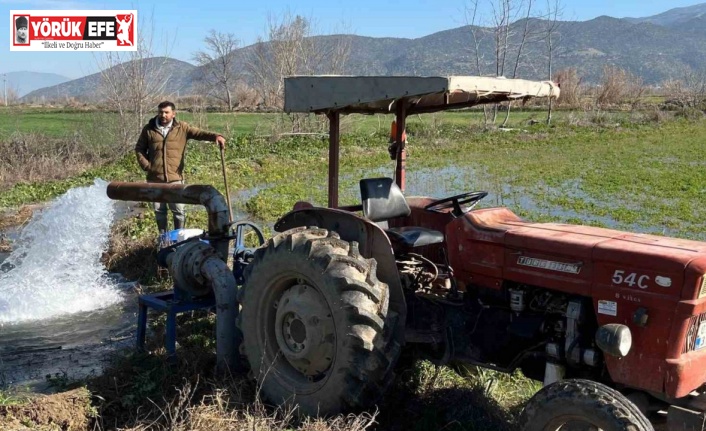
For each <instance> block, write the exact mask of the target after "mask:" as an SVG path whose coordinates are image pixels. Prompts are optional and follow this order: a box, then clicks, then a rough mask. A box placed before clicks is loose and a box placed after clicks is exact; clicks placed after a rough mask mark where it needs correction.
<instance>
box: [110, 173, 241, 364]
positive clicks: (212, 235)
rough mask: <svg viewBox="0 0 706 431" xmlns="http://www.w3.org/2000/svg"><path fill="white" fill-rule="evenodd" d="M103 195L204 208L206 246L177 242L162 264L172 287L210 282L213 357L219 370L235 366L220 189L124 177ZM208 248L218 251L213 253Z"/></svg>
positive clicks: (195, 287) (197, 288) (191, 288)
mask: <svg viewBox="0 0 706 431" xmlns="http://www.w3.org/2000/svg"><path fill="white" fill-rule="evenodd" d="M108 197H109V198H111V199H114V200H123V201H145V202H166V203H184V204H195V205H197V204H200V205H203V206H204V207H206V211H207V212H208V235H209V242H210V244H211V246H209V245H206V244H204V243H203V242H199V241H194V242H190V243H187V244H184V245H183V246H181V247H178V248H177V249H176V250H174V252H172V253H169V255H168V256H166V263H167V265H166V266H167V268H168V269H169V273H170V274H171V276H172V278H173V279H174V281H175V286H174V287H175V289H176V288H178V289H182V290H185V291H187V292H190V293H193V294H196V295H199V294H203V293H206V292H207V291H206V292H204V289H203V288H204V287H206V286H205V285H210V287H211V289H213V292H214V294H215V298H216V362H217V368H218V371H219V372H225V371H228V370H235V369H236V367H237V366H238V365H239V364H238V350H237V349H238V347H239V344H240V340H241V338H242V337H240V332H239V331H238V330H237V328H236V325H235V321H236V318H237V317H238V307H239V304H238V301H237V287H236V282H235V277H234V276H233V273H232V272H231V271H230V269H229V268H228V264H227V261H228V245H229V243H230V239H228V238H225V236H226V234H227V233H228V229H229V226H230V221H229V216H228V206H227V204H226V201H225V199H224V197H223V195H221V194H220V192H218V190H216V189H215V188H214V187H212V186H206V185H184V184H159V183H125V182H111V183H110V184H108ZM213 249H215V250H216V253H217V254H214V253H213Z"/></svg>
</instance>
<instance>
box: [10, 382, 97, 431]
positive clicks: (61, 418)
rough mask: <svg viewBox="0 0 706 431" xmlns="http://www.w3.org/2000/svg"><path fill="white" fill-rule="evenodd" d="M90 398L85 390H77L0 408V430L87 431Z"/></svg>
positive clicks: (38, 396) (33, 398)
mask: <svg viewBox="0 0 706 431" xmlns="http://www.w3.org/2000/svg"><path fill="white" fill-rule="evenodd" d="M90 398H91V394H90V393H89V392H88V390H86V389H85V388H79V389H74V390H70V391H67V392H62V393H58V394H53V395H36V396H33V397H32V398H31V399H29V400H28V401H27V402H25V403H22V404H18V405H10V406H0V429H2V430H7V431H24V430H42V431H44V430H46V431H54V430H60V431H81V430H88V428H89V422H90V421H89V419H90V414H91V409H90V403H91V401H90Z"/></svg>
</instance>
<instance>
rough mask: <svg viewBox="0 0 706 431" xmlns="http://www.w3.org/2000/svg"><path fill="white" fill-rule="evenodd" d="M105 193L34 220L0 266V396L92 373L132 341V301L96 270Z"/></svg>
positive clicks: (92, 189) (64, 200)
mask: <svg viewBox="0 0 706 431" xmlns="http://www.w3.org/2000/svg"><path fill="white" fill-rule="evenodd" d="M107 186H108V183H107V182H105V181H103V180H95V182H94V184H93V185H92V186H88V187H79V188H74V189H71V190H69V191H68V192H67V193H65V194H64V195H62V196H61V197H59V198H57V199H56V200H55V201H53V202H52V203H51V204H50V205H49V206H48V207H46V208H45V209H43V210H42V211H37V212H35V215H34V216H33V218H32V220H31V221H30V222H29V224H28V225H27V226H26V227H25V228H24V229H22V231H21V232H20V233H19V235H18V236H17V239H16V241H15V242H14V250H13V252H12V253H11V254H10V255H9V256H8V257H7V258H6V259H5V260H4V261H3V262H2V264H1V265H0V388H2V386H6V385H12V384H17V383H20V382H28V381H37V380H41V379H43V378H44V377H45V376H46V375H48V374H49V375H54V374H56V373H63V374H67V375H69V377H79V376H84V375H86V374H88V373H90V372H97V371H99V369H100V362H101V361H102V360H103V356H105V354H106V353H107V352H109V351H112V350H114V349H113V348H111V346H109V344H115V343H111V341H110V340H115V339H116V335H117V336H120V337H122V338H128V337H131V336H133V334H134V333H133V330H134V329H133V328H134V321H135V320H134V308H135V304H134V302H135V301H134V298H135V296H134V294H133V293H132V292H130V290H129V289H127V288H126V286H125V285H124V284H121V283H120V280H119V277H116V276H115V275H114V274H108V273H107V271H106V270H105V268H104V267H103V265H102V264H101V255H102V254H103V252H104V251H105V249H106V247H107V244H108V240H109V236H110V226H111V223H112V221H113V218H114V216H115V212H116V210H115V208H114V201H112V200H110V199H109V198H108V197H107V195H106V190H107ZM112 347H115V346H112ZM99 356H100V357H99Z"/></svg>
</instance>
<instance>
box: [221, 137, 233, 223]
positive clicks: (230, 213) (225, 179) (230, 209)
mask: <svg viewBox="0 0 706 431" xmlns="http://www.w3.org/2000/svg"><path fill="white" fill-rule="evenodd" d="M221 169H222V170H223V183H224V184H225V185H226V202H227V203H228V220H229V221H230V222H231V223H233V206H232V205H231V204H230V190H229V189H228V177H227V176H226V160H225V149H224V148H223V147H221Z"/></svg>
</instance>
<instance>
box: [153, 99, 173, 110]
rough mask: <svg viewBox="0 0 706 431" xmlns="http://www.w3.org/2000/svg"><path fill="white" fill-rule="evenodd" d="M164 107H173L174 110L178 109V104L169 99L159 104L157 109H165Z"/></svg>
mask: <svg viewBox="0 0 706 431" xmlns="http://www.w3.org/2000/svg"><path fill="white" fill-rule="evenodd" d="M164 108H172V111H176V106H174V104H173V103H172V102H170V101H168V100H165V101H164V102H162V103H160V104H159V105H157V109H164Z"/></svg>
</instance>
